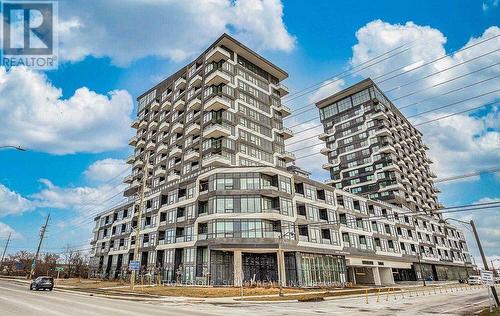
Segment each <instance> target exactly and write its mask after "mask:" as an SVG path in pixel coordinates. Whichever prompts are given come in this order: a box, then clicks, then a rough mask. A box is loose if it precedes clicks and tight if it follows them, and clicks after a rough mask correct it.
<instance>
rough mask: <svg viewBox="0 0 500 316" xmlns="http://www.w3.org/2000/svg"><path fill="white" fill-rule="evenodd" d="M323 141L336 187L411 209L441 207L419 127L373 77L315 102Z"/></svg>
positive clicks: (332, 183) (332, 181) (326, 167)
mask: <svg viewBox="0 0 500 316" xmlns="http://www.w3.org/2000/svg"><path fill="white" fill-rule="evenodd" d="M316 106H317V107H318V108H319V109H320V118H321V122H322V123H323V126H324V133H323V134H321V135H320V137H319V138H320V139H321V140H324V141H325V142H326V148H324V149H322V150H321V152H322V153H323V154H325V155H326V156H327V157H328V163H327V164H325V165H323V168H324V169H327V170H328V171H329V172H330V177H331V180H330V181H328V183H329V184H331V185H333V186H334V187H336V188H338V189H343V190H348V191H350V192H351V193H355V194H359V195H363V196H366V197H369V198H372V199H378V200H383V201H386V202H389V203H391V204H395V205H398V206H404V207H407V208H409V209H411V210H414V211H425V210H436V209H438V208H439V204H438V199H437V193H438V192H439V191H438V189H437V188H435V187H434V184H433V180H432V179H433V178H435V177H436V176H435V174H434V173H433V172H432V171H431V170H430V169H429V164H431V163H432V161H431V160H430V159H429V158H428V157H427V155H426V150H427V149H428V148H427V146H426V145H425V144H423V143H422V133H420V132H419V131H418V130H417V129H416V128H415V127H414V126H413V125H412V124H411V123H410V122H409V121H408V120H407V119H406V118H405V117H404V115H403V114H401V112H400V111H399V110H398V109H397V108H396V106H395V105H394V104H393V103H392V102H391V101H390V100H389V99H388V98H387V97H386V96H385V95H384V94H383V93H382V92H381V91H380V89H379V88H378V87H377V85H376V84H375V83H374V82H373V81H372V80H371V79H366V80H363V81H361V82H359V83H357V84H355V85H353V86H351V87H349V88H347V89H345V90H343V91H340V92H338V93H336V94H334V95H332V96H330V97H327V98H326V99H323V100H321V101H319V102H317V103H316Z"/></svg>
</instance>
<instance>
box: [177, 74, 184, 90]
mask: <svg viewBox="0 0 500 316" xmlns="http://www.w3.org/2000/svg"><path fill="white" fill-rule="evenodd" d="M185 88H186V79H184V78H182V77H181V78H179V79H177V80H176V81H175V90H177V89H185Z"/></svg>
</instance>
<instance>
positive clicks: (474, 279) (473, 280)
mask: <svg viewBox="0 0 500 316" xmlns="http://www.w3.org/2000/svg"><path fill="white" fill-rule="evenodd" d="M467 283H469V285H480V284H483V281H482V280H481V277H480V276H479V275H471V276H469V279H468V280H467Z"/></svg>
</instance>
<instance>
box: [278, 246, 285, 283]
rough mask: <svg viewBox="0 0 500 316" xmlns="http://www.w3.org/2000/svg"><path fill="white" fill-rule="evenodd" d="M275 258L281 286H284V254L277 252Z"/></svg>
mask: <svg viewBox="0 0 500 316" xmlns="http://www.w3.org/2000/svg"><path fill="white" fill-rule="evenodd" d="M277 258H278V267H279V269H278V273H279V274H280V277H281V284H282V285H283V286H285V285H286V273H285V252H284V251H283V250H282V251H278V252H277Z"/></svg>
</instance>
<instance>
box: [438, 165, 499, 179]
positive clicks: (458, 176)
mask: <svg viewBox="0 0 500 316" xmlns="http://www.w3.org/2000/svg"><path fill="white" fill-rule="evenodd" d="M498 171H500V167H493V168H490V169H482V170H478V171H473V172H469V173H465V174H461V175H457V176H451V177H447V178H442V179H437V180H435V181H434V183H439V182H447V181H453V180H459V179H464V178H470V177H474V176H478V175H482V174H487V173H497V172H498Z"/></svg>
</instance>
